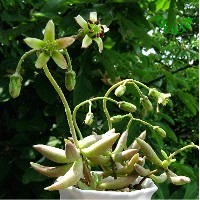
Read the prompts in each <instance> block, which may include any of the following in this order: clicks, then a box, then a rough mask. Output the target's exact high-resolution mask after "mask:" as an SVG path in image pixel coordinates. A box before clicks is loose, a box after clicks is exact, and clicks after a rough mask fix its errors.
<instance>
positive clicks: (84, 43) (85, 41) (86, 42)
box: [82, 35, 92, 48]
mask: <svg viewBox="0 0 200 200" xmlns="http://www.w3.org/2000/svg"><path fill="white" fill-rule="evenodd" d="M91 43H92V39H91V38H90V37H89V36H88V35H85V37H84V38H83V41H82V48H87V47H88V46H89V45H91Z"/></svg>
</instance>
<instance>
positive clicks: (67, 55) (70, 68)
mask: <svg viewBox="0 0 200 200" xmlns="http://www.w3.org/2000/svg"><path fill="white" fill-rule="evenodd" d="M64 52H65V55H66V58H67V61H68V66H69V71H70V70H72V62H71V59H70V56H69V53H68V51H67V49H64Z"/></svg>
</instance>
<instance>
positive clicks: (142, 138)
mask: <svg viewBox="0 0 200 200" xmlns="http://www.w3.org/2000/svg"><path fill="white" fill-rule="evenodd" d="M138 138H140V139H141V140H145V138H146V131H143V132H142V133H141V134H140V135H139V136H138ZM139 148H140V146H139V145H138V143H137V141H136V140H134V142H133V143H132V144H131V145H130V146H129V148H128V149H139Z"/></svg>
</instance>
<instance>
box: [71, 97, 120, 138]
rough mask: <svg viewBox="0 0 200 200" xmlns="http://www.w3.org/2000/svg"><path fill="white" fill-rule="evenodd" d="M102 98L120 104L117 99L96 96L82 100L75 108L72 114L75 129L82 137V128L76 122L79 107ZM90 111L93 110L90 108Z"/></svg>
mask: <svg viewBox="0 0 200 200" xmlns="http://www.w3.org/2000/svg"><path fill="white" fill-rule="evenodd" d="M102 99H103V100H104V99H106V100H109V101H111V102H113V103H115V104H118V102H117V101H115V100H114V99H111V98H108V97H95V98H92V99H89V100H85V101H83V102H81V103H80V104H78V105H77V106H76V107H75V108H74V111H73V114H72V118H73V122H74V127H75V129H76V131H77V133H78V135H79V138H80V139H83V136H82V134H81V131H80V129H79V127H78V125H77V122H76V113H77V111H78V109H79V108H80V107H81V106H83V105H85V104H87V103H88V104H90V105H91V102H92V101H97V100H102ZM89 109H91V107H89ZM90 111H91V110H90Z"/></svg>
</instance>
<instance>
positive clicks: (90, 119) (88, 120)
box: [85, 112, 94, 126]
mask: <svg viewBox="0 0 200 200" xmlns="http://www.w3.org/2000/svg"><path fill="white" fill-rule="evenodd" d="M93 119H94V114H93V113H91V112H88V113H87V115H86V117H85V124H87V125H89V126H90V125H91V124H92V122H93Z"/></svg>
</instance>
